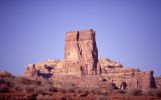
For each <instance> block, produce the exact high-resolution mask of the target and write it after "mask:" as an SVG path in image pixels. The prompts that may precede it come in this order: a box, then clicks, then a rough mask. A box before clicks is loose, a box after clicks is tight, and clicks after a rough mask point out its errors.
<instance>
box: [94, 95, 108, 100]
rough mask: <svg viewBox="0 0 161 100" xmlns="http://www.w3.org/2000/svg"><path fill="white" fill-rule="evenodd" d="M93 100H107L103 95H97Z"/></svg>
mask: <svg viewBox="0 0 161 100" xmlns="http://www.w3.org/2000/svg"><path fill="white" fill-rule="evenodd" d="M95 100H108V97H107V96H105V95H97V96H95Z"/></svg>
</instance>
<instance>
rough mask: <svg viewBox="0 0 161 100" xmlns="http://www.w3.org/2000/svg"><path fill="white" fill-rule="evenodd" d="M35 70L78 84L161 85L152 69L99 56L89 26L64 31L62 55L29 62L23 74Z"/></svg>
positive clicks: (131, 86)
mask: <svg viewBox="0 0 161 100" xmlns="http://www.w3.org/2000/svg"><path fill="white" fill-rule="evenodd" d="M33 65H34V66H33ZM35 70H36V72H37V74H36V76H37V77H38V78H48V79H54V80H59V81H69V82H74V83H75V84H77V85H78V86H80V87H84V86H85V87H86V86H87V87H90V86H94V87H95V86H99V85H100V82H102V81H101V80H103V79H104V80H107V83H110V82H113V83H115V85H116V87H119V86H120V83H122V82H123V81H124V82H126V83H127V89H130V88H137V89H141V90H146V89H148V88H155V87H156V85H157V87H158V88H161V77H157V78H155V79H154V77H153V71H146V72H141V71H140V70H139V69H135V68H123V66H122V65H121V64H120V63H118V62H115V61H112V60H110V59H108V58H107V59H98V50H97V46H96V40H95V31H94V30H92V29H86V30H82V31H74V32H67V33H66V37H65V47H64V59H63V60H56V59H55V60H54V59H53V60H52V59H49V60H47V61H43V62H40V63H37V64H29V65H28V66H27V67H26V69H25V71H24V76H25V77H29V78H31V79H33V78H32V77H33V75H32V73H33V72H34V71H35ZM96 74H99V75H96ZM81 75H82V76H81ZM80 76H81V77H80ZM93 83H94V84H93ZM92 84H93V85H92Z"/></svg>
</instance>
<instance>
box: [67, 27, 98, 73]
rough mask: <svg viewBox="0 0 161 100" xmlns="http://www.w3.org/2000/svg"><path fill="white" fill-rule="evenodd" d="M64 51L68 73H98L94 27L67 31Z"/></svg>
mask: <svg viewBox="0 0 161 100" xmlns="http://www.w3.org/2000/svg"><path fill="white" fill-rule="evenodd" d="M64 53H65V54H64V62H65V64H64V66H65V69H67V72H66V74H72V75H73V74H81V75H86V74H97V62H98V50H97V46H96V40H95V31H93V30H92V29H86V30H82V31H76V32H67V33H66V39H65V48H64Z"/></svg>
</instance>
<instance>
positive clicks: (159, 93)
mask: <svg viewBox="0 0 161 100" xmlns="http://www.w3.org/2000/svg"><path fill="white" fill-rule="evenodd" d="M145 95H149V96H158V97H161V90H160V89H148V90H147V91H145Z"/></svg>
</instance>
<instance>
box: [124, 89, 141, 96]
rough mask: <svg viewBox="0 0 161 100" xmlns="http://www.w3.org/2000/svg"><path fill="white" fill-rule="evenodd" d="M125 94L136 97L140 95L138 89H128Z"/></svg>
mask: <svg viewBox="0 0 161 100" xmlns="http://www.w3.org/2000/svg"><path fill="white" fill-rule="evenodd" d="M127 94H128V95H131V96H138V95H141V91H140V90H138V89H130V90H128V91H127Z"/></svg>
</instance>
